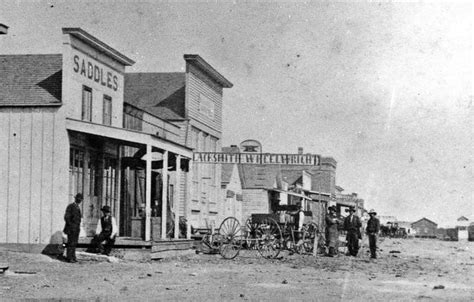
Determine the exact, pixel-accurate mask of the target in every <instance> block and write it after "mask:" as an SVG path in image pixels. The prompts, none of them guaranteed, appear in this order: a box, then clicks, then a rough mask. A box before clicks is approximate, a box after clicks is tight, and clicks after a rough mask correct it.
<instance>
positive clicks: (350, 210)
mask: <svg viewBox="0 0 474 302" xmlns="http://www.w3.org/2000/svg"><path fill="white" fill-rule="evenodd" d="M355 211H356V209H355V208H354V207H349V208H348V209H346V212H355Z"/></svg>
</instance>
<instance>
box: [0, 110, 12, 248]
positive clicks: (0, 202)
mask: <svg viewBox="0 0 474 302" xmlns="http://www.w3.org/2000/svg"><path fill="white" fill-rule="evenodd" d="M9 128H10V110H2V111H0V131H1V132H0V179H1V183H0V217H1V219H0V242H7V237H8V236H7V225H8V213H7V210H8V187H9V185H8V183H9V178H8V177H9V173H10V171H9V153H10V144H9V138H10V129H9Z"/></svg>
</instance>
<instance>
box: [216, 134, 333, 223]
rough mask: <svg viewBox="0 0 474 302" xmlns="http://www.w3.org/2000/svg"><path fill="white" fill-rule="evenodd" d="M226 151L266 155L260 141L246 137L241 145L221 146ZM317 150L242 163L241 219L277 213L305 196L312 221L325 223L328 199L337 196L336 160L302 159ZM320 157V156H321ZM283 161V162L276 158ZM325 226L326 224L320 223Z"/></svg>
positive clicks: (251, 155)
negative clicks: (315, 160)
mask: <svg viewBox="0 0 474 302" xmlns="http://www.w3.org/2000/svg"><path fill="white" fill-rule="evenodd" d="M222 151H223V152H224V153H226V154H229V153H230V154H232V153H235V154H237V153H238V154H239V157H240V158H257V159H258V158H259V157H262V158H265V156H268V155H271V153H262V146H261V144H260V143H259V142H258V141H255V140H245V141H243V142H242V143H241V144H240V146H239V147H238V146H236V145H232V146H230V147H224V148H222ZM315 156H318V155H314V154H308V153H305V154H304V153H303V150H302V148H298V154H278V155H277V156H275V157H274V158H271V157H267V159H268V161H266V162H259V163H255V162H253V163H251V162H246V163H239V164H237V167H238V172H239V176H240V180H241V184H242V195H243V202H242V222H245V221H246V220H247V219H248V218H249V217H251V215H252V214H276V213H277V212H279V211H280V209H281V208H280V207H279V206H281V205H290V206H291V205H296V204H297V203H298V202H300V201H301V200H303V207H304V209H305V210H306V211H307V214H308V215H310V214H309V213H311V216H312V217H308V219H312V221H314V222H316V223H318V224H320V223H321V224H323V223H324V219H323V217H324V215H325V213H326V209H327V203H328V202H329V201H330V200H331V196H334V187H335V173H336V161H335V160H334V159H333V158H331V157H321V158H320V162H319V163H314V162H308V161H304V160H302V161H299V159H301V158H303V159H305V158H314V157H315ZM318 158H319V156H318ZM275 161H282V162H278V163H277V162H275ZM321 227H323V225H321Z"/></svg>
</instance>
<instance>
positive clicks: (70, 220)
mask: <svg viewBox="0 0 474 302" xmlns="http://www.w3.org/2000/svg"><path fill="white" fill-rule="evenodd" d="M83 199H84V198H83V196H82V194H81V193H78V194H76V196H75V197H74V202H73V203H71V204H69V205H68V206H67V208H66V213H65V214H64V221H65V222H66V225H65V226H64V230H63V232H64V234H66V235H67V246H66V247H67V252H66V261H67V262H72V263H74V262H77V259H76V246H77V241H78V240H79V232H80V229H81V219H82V214H81V209H80V208H79V204H80V203H81V202H82V200H83Z"/></svg>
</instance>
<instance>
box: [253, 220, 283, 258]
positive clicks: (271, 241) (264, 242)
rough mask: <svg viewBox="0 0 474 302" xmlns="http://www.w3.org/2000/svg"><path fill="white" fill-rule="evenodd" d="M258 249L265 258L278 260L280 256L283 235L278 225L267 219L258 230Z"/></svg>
mask: <svg viewBox="0 0 474 302" xmlns="http://www.w3.org/2000/svg"><path fill="white" fill-rule="evenodd" d="M257 238H258V243H257V249H258V251H259V252H260V255H262V256H263V257H264V258H276V257H278V255H279V254H280V248H281V240H282V234H281V229H280V227H279V226H278V223H277V222H276V221H275V220H273V219H271V218H266V219H264V220H263V221H261V222H260V223H259V226H258V229H257Z"/></svg>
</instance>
